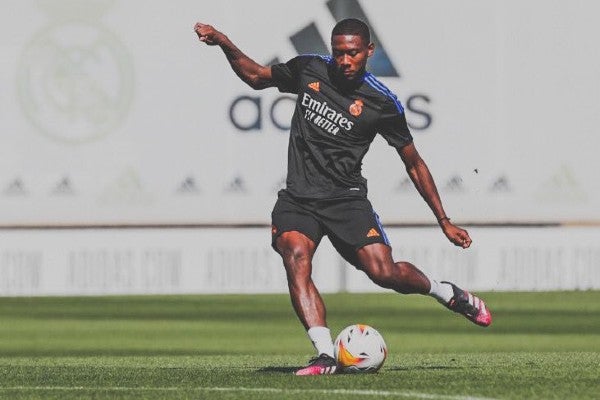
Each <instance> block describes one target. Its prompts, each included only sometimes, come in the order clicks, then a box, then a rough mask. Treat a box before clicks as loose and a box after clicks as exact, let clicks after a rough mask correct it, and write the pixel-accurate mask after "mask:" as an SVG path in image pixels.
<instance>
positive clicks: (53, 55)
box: [0, 0, 600, 226]
mask: <svg viewBox="0 0 600 400" xmlns="http://www.w3.org/2000/svg"><path fill="white" fill-rule="evenodd" d="M3 6H4V8H5V10H10V12H3V13H0V51H1V53H2V57H1V59H0V87H1V88H2V91H0V225H2V226H12V225H17V226H22V225H64V224H75V225H77V224H82V225H98V224H117V225H119V224H141V225H145V224H183V223H186V224H187V223H189V224H221V223H226V224H249V223H257V224H268V223H269V219H270V210H271V207H272V205H273V203H274V201H275V197H276V192H277V190H278V189H279V188H280V187H281V186H282V184H283V182H284V178H285V170H286V158H287V151H286V147H287V131H286V129H287V126H288V124H289V119H290V113H291V110H292V104H293V103H292V101H290V99H289V97H287V96H282V95H281V94H280V93H278V92H277V91H276V90H274V89H270V90H265V91H261V92H254V91H252V90H250V89H249V88H248V87H246V86H245V85H244V84H243V83H242V82H241V81H239V80H238V79H237V78H236V77H235V76H234V74H233V73H232V72H231V71H230V69H229V66H228V64H227V62H226V60H225V58H224V56H223V54H222V53H221V52H220V50H219V49H218V48H208V47H206V46H205V45H203V44H200V43H199V42H198V41H197V39H196V37H195V35H194V33H193V30H192V27H193V24H194V23H195V22H196V21H203V22H207V23H212V24H214V25H215V26H217V27H218V28H220V29H221V30H223V31H224V32H225V33H227V34H228V35H229V36H230V37H231V39H232V40H234V41H235V42H236V43H237V44H238V45H239V47H240V48H241V49H243V50H244V51H245V52H246V53H247V54H249V55H250V56H252V57H253V58H254V59H256V60H257V61H258V62H261V63H267V62H269V61H271V60H274V59H279V60H280V61H285V60H287V59H289V58H291V57H294V56H295V55H296V54H298V53H299V52H302V51H304V50H311V49H312V48H315V47H317V48H318V47H319V46H326V43H327V42H328V36H329V32H330V30H331V28H332V26H333V24H334V23H335V19H336V17H340V16H345V15H348V14H352V15H356V13H359V14H360V13H362V16H363V17H366V18H367V19H368V22H369V23H370V24H371V26H372V28H373V32H374V33H375V35H376V36H377V38H378V44H379V49H380V53H379V54H382V53H381V51H382V50H383V51H385V57H383V61H385V62H387V63H388V64H389V65H391V66H392V67H393V69H394V71H395V76H394V73H393V72H389V71H388V72H385V71H384V72H382V73H379V78H380V80H382V81H383V82H384V83H385V84H386V85H388V86H389V87H390V89H392V90H393V91H394V92H396V93H397V94H398V96H399V98H400V100H401V101H402V102H403V103H404V105H405V107H406V110H407V117H408V120H409V123H410V125H411V126H412V128H413V129H412V130H413V134H414V136H415V141H416V144H417V147H418V149H419V150H420V152H421V154H422V155H423V157H424V159H425V160H426V161H427V163H428V164H429V166H430V169H431V170H432V173H433V175H434V177H435V178H436V181H437V184H438V186H439V189H440V192H441V195H442V198H443V200H444V202H445V205H446V208H447V211H448V214H449V215H451V216H452V217H453V218H454V219H455V220H456V221H460V220H462V221H473V222H506V221H518V222H548V221H558V222H563V221H599V220H600V207H599V204H600V179H598V178H597V176H596V175H597V172H598V171H599V170H600V161H599V159H598V156H597V149H598V148H600V135H598V134H597V132H598V126H600V113H598V109H599V106H600V77H599V75H598V71H600V56H599V55H598V52H595V51H590V49H594V48H595V47H596V42H597V38H598V37H600V25H598V24H597V22H596V20H595V19H596V18H595V16H596V15H598V12H599V11H600V4H599V3H597V2H593V1H577V2H546V1H543V0H532V1H527V2H520V1H516V0H510V1H503V2H479V1H473V0H460V1H453V2H437V1H422V0H409V1H402V2H391V1H386V0H370V1H365V0H345V1H344V0H339V1H335V0H329V1H328V0H307V1H301V2H298V1H291V0H285V1H271V0H269V1H267V0H257V1H253V2H240V1H233V0H229V1H220V2H199V1H191V0H178V1H174V2H173V1H152V2H148V1H142V0H88V1H85V2H83V1H79V0H5V1H3ZM308 47H310V48H308ZM317 50H318V49H317ZM380 58H381V57H380ZM381 61H382V60H381V59H380V60H379V62H381ZM389 65H388V66H389ZM364 175H365V176H366V177H367V178H368V179H369V183H370V193H371V194H370V196H371V199H372V201H373V203H374V205H375V208H376V209H377V210H378V212H379V213H380V214H381V215H382V218H383V220H384V221H385V222H388V223H389V222H393V223H403V222H409V223H410V222H417V223H423V222H431V221H432V216H431V213H430V212H429V210H428V209H427V207H426V206H425V204H424V202H423V201H422V200H421V199H420V198H419V196H418V194H417V193H416V191H415V190H414V189H412V187H411V184H410V182H409V181H408V178H407V175H406V173H405V172H404V168H403V166H402V164H401V162H400V160H399V159H398V156H397V155H396V154H395V152H394V151H393V150H392V149H391V148H389V147H388V146H387V145H386V144H384V142H383V140H380V139H377V140H376V141H375V143H374V144H373V146H372V148H371V152H370V153H369V154H368V155H367V157H366V158H365V162H364Z"/></svg>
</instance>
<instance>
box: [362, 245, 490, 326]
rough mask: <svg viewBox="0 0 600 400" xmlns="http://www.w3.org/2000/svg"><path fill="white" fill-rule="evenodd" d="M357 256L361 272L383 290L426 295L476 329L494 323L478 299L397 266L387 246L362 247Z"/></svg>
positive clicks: (407, 265) (406, 265) (405, 265)
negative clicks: (473, 324)
mask: <svg viewBox="0 0 600 400" xmlns="http://www.w3.org/2000/svg"><path fill="white" fill-rule="evenodd" d="M356 256H357V258H358V261H359V265H360V266H359V267H358V268H359V269H361V270H363V271H364V272H365V273H366V274H367V276H368V277H369V278H370V279H371V280H372V281H373V282H375V283H376V284H378V285H379V286H381V287H384V288H388V289H393V290H395V291H397V292H399V293H404V294H411V293H420V294H427V295H430V296H432V297H434V298H436V299H437V300H438V301H439V302H440V303H442V304H443V305H444V306H446V307H447V308H448V309H450V310H452V311H454V312H456V313H459V314H461V315H464V316H465V317H466V318H467V319H468V320H470V321H471V322H473V323H475V324H477V325H480V326H489V325H490V324H491V323H492V316H491V314H490V312H489V310H488V309H487V307H486V305H485V303H484V302H483V300H481V299H480V298H479V297H477V296H474V295H473V294H471V293H469V292H467V291H465V290H462V289H460V288H459V287H458V286H456V285H454V284H453V283H450V282H446V281H442V282H438V281H435V280H433V279H430V278H428V277H427V276H426V275H425V274H424V273H423V272H422V271H421V270H419V269H418V268H417V267H415V266H414V265H412V264H411V263H408V262H394V261H393V259H392V254H391V248H390V247H389V246H387V245H386V244H383V243H374V244H369V245H366V246H363V247H361V248H360V249H358V250H357V252H356Z"/></svg>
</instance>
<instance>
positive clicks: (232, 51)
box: [194, 22, 275, 89]
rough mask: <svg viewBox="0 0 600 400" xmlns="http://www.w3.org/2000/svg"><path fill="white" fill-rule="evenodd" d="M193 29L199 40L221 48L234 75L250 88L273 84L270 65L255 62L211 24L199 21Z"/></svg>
mask: <svg viewBox="0 0 600 400" xmlns="http://www.w3.org/2000/svg"><path fill="white" fill-rule="evenodd" d="M194 31H195V32H196V34H197V35H198V39H200V41H201V42H204V43H206V44H207V45H209V46H219V47H220V48H221V49H222V50H223V53H225V57H227V61H229V64H230V65H231V68H232V69H233V71H234V72H235V73H236V75H237V76H239V77H240V79H241V80H243V81H244V82H246V83H247V84H248V85H249V86H250V87H251V88H253V89H264V88H268V87H272V86H275V82H274V81H273V74H272V73H271V67H270V66H266V67H265V66H263V65H260V64H258V63H256V62H255V61H254V60H252V59H251V58H250V57H248V56H247V55H245V54H244V53H243V52H242V51H241V50H240V49H238V48H237V46H236V45H235V44H233V42H232V41H231V40H229V38H228V37H227V36H226V35H225V34H223V33H222V32H219V31H218V30H216V29H215V28H213V27H212V26H211V25H207V24H203V23H200V22H198V23H196V25H195V26H194Z"/></svg>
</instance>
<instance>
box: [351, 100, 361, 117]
mask: <svg viewBox="0 0 600 400" xmlns="http://www.w3.org/2000/svg"><path fill="white" fill-rule="evenodd" d="M363 105H364V103H363V101H362V100H360V99H359V100H354V103H352V104H350V114H352V115H353V116H355V117H358V116H359V115H360V114H361V113H362V110H363Z"/></svg>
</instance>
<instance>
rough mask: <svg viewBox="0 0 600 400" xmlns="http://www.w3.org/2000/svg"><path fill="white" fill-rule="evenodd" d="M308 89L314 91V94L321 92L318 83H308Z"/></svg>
mask: <svg viewBox="0 0 600 400" xmlns="http://www.w3.org/2000/svg"><path fill="white" fill-rule="evenodd" d="M308 87H309V88H311V89H312V90H314V91H315V92H318V91H320V90H321V83H320V82H319V81H317V82H313V83H309V84H308Z"/></svg>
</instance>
